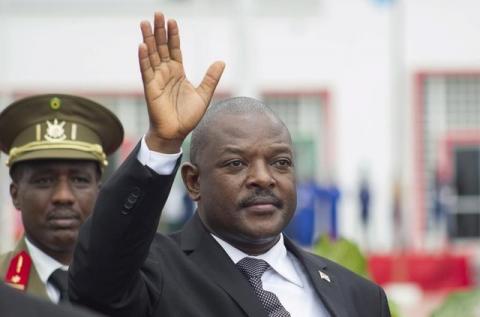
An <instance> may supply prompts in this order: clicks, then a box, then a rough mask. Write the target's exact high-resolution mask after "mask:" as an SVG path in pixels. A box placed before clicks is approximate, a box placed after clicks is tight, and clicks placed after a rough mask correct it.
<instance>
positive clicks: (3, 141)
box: [0, 94, 123, 301]
mask: <svg viewBox="0 0 480 317" xmlns="http://www.w3.org/2000/svg"><path fill="white" fill-rule="evenodd" d="M0 126H1V127H2V133H1V134H0V149H1V150H2V151H3V152H5V153H7V154H8V161H7V166H9V167H10V171H12V168H13V166H15V164H17V163H19V162H24V161H32V160H48V159H60V160H89V161H95V162H97V163H98V164H99V167H100V168H101V169H103V167H105V166H106V165H107V164H108V162H107V155H108V154H111V153H113V152H114V151H115V150H116V149H117V148H118V147H119V146H120V144H121V142H122V140H123V128H122V125H121V123H120V121H119V120H118V118H117V117H116V116H115V115H114V114H113V113H112V112H111V111H109V110H108V109H106V108H105V107H103V106H101V105H100V104H98V103H96V102H94V101H91V100H88V99H86V98H82V97H78V96H72V95H63V94H56V95H53V94H49V95H38V96H32V97H28V98H24V99H21V100H19V101H16V102H14V103H13V104H11V105H10V106H8V107H7V108H5V110H4V111H3V112H2V113H1V114H0ZM29 246H30V247H29ZM32 248H34V249H36V251H35V253H33V252H32ZM40 261H43V262H42V263H43V264H42V265H43V266H42V268H43V270H42V271H41V272H42V274H43V275H42V274H39V270H37V268H36V266H35V263H39V262H40ZM60 266H62V264H61V263H59V262H57V261H56V260H55V259H53V258H51V257H49V256H48V255H47V254H46V253H44V252H43V251H42V250H40V249H38V248H37V247H36V246H33V247H32V244H30V245H28V244H27V242H26V238H25V237H23V238H22V239H21V240H20V241H19V242H18V244H17V246H16V248H15V249H14V250H13V251H11V252H8V253H6V254H4V255H2V256H0V278H1V279H3V280H4V281H5V283H6V284H8V285H11V286H14V287H15V288H17V289H20V290H23V291H24V292H26V293H29V294H32V295H36V296H38V297H42V298H45V299H48V298H50V299H51V300H53V298H52V295H51V292H50V293H48V287H47V285H46V283H47V282H46V277H45V274H46V273H45V272H50V273H51V271H53V270H55V269H57V268H59V267H60ZM63 268H64V269H66V268H67V267H66V266H63ZM42 276H43V280H44V281H42V278H41V277H42ZM49 287H52V286H49ZM53 301H55V300H53Z"/></svg>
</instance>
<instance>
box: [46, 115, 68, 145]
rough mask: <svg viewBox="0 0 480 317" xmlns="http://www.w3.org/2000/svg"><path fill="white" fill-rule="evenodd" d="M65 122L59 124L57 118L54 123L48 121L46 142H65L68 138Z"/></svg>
mask: <svg viewBox="0 0 480 317" xmlns="http://www.w3.org/2000/svg"><path fill="white" fill-rule="evenodd" d="M64 125H65V121H62V122H58V120H57V119H56V118H55V119H53V122H50V121H48V120H47V133H46V134H45V140H47V141H50V142H55V141H63V140H65V139H66V138H67V136H66V135H65V129H64V128H63V126H64Z"/></svg>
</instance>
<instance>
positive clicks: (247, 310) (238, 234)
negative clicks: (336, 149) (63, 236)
mask: <svg viewBox="0 0 480 317" xmlns="http://www.w3.org/2000/svg"><path fill="white" fill-rule="evenodd" d="M141 29H142V33H143V41H144V43H142V44H141V45H140V47H139V61H140V68H141V73H142V78H143V84H144V91H145V97H146V101H147V109H148V115H149V119H150V127H149V129H148V132H147V133H146V135H145V137H143V138H142V139H141V141H140V143H139V144H138V145H137V147H136V148H135V150H134V151H133V152H132V154H131V155H130V156H129V158H127V160H126V161H125V162H124V164H123V165H122V166H121V167H120V168H119V169H118V170H117V171H116V172H115V174H114V175H113V176H112V177H111V178H110V179H109V181H108V182H107V183H106V184H105V185H104V186H103V187H102V190H101V191H100V194H99V197H98V200H97V203H96V206H95V210H94V212H93V214H92V217H90V218H89V219H88V220H87V221H86V223H85V225H84V226H83V227H82V229H81V230H80V235H79V239H78V244H77V246H76V249H75V255H74V260H73V263H72V265H71V266H70V270H69V273H70V280H69V281H70V285H69V294H70V298H71V300H72V301H74V302H76V303H80V304H82V305H85V306H88V307H91V308H93V309H97V310H99V311H101V312H103V313H106V314H108V315H112V316H139V317H141V316H222V317H223V316H228V317H234V316H255V317H260V316H270V317H273V316H284V317H286V316H302V317H306V316H364V317H372V316H378V317H380V316H390V313H389V309H388V306H387V300H386V297H385V293H384V292H383V290H382V289H381V288H380V287H379V286H377V285H375V284H374V283H372V282H370V281H367V280H365V279H363V278H361V277H360V276H358V275H356V274H354V273H352V272H350V271H348V270H347V269H345V268H343V267H341V266H340V265H338V264H336V263H333V262H331V261H329V260H327V259H324V258H321V257H318V256H315V255H313V254H311V253H308V252H306V251H304V250H302V249H301V248H300V247H298V246H296V245H295V244H294V243H293V242H291V240H290V239H288V238H287V237H286V236H284V235H283V234H282V233H281V232H282V230H283V229H284V228H285V227H286V225H287V224H288V222H289V221H290V219H291V217H292V215H293V212H294V210H295V207H296V190H295V187H296V183H295V170H294V157H293V149H292V140H291V137H290V133H289V131H288V130H287V128H286V126H285V125H284V123H283V122H282V121H281V120H280V119H279V118H278V117H277V116H276V115H275V114H274V113H273V111H272V110H270V109H269V108H268V107H266V106H265V105H264V104H263V103H262V102H260V101H258V100H255V99H252V98H247V97H239V98H232V99H227V100H224V101H222V102H220V103H218V104H216V105H213V106H211V107H210V108H209V109H208V110H207V107H208V105H209V103H210V100H211V98H212V95H213V93H214V91H215V88H216V86H217V83H218V82H219V80H220V77H221V75H222V73H223V69H224V64H223V63H222V62H216V63H214V64H212V65H211V66H210V68H209V69H208V71H207V73H206V75H205V76H204V79H203V80H202V82H201V83H200V85H199V86H198V87H197V88H195V87H194V86H193V85H192V84H191V83H190V82H189V81H188V80H187V78H186V76H185V73H184V70H183V64H182V53H181V50H180V39H179V31H178V27H177V24H176V22H175V21H174V20H169V21H168V22H167V23H165V20H164V16H163V14H161V13H157V14H155V22H154V31H152V27H151V25H150V23H148V22H147V21H143V22H142V24H141ZM193 129H195V130H193ZM192 130H193V135H192V142H191V148H190V160H191V161H190V162H187V163H185V164H184V165H183V166H182V169H181V172H182V177H183V181H184V184H185V186H186V188H187V190H188V192H189V195H190V197H191V198H192V199H193V200H194V201H195V202H196V203H197V206H198V208H197V212H196V213H195V214H194V216H192V217H191V219H190V220H189V221H188V222H187V224H186V225H185V226H184V227H183V230H182V231H180V232H178V233H176V234H173V235H171V236H165V235H162V234H159V233H156V228H157V224H158V221H159V219H160V215H161V212H162V209H163V206H164V204H165V201H166V199H167V197H168V195H169V191H170V188H171V186H172V182H173V180H174V177H175V173H176V170H177V168H178V166H179V163H180V157H181V152H180V149H181V145H182V143H183V141H184V139H185V138H186V137H187V135H188V134H189V133H190V132H191V131H192Z"/></svg>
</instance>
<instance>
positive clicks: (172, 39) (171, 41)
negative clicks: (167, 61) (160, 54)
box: [168, 20, 183, 63]
mask: <svg viewBox="0 0 480 317" xmlns="http://www.w3.org/2000/svg"><path fill="white" fill-rule="evenodd" d="M168 48H169V50H170V57H171V58H172V59H173V60H175V61H177V62H179V63H182V61H183V59H182V50H181V49H180V32H179V31H178V24H177V21H175V20H168Z"/></svg>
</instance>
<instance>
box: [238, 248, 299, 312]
mask: <svg viewBox="0 0 480 317" xmlns="http://www.w3.org/2000/svg"><path fill="white" fill-rule="evenodd" d="M236 265H237V267H238V269H239V270H240V272H242V274H243V275H245V277H246V278H247V279H248V282H249V283H250V284H251V285H252V287H253V290H254V291H255V294H256V295H257V297H258V299H259V300H260V302H262V305H263V307H264V308H265V310H266V311H267V313H268V316H269V317H290V313H289V312H288V311H287V310H286V309H285V307H283V306H282V304H281V303H280V301H279V300H278V297H277V296H276V295H275V294H274V293H272V292H269V291H266V290H264V289H263V285H262V275H263V273H264V272H265V271H266V270H267V269H268V268H269V267H270V265H268V263H267V262H265V261H263V260H259V259H254V258H248V257H247V258H243V259H241V260H240V261H238V263H237V264H236Z"/></svg>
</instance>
